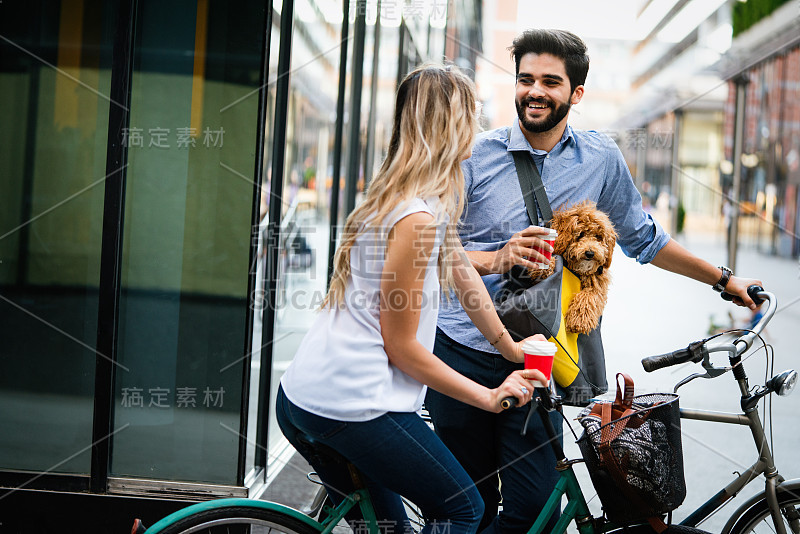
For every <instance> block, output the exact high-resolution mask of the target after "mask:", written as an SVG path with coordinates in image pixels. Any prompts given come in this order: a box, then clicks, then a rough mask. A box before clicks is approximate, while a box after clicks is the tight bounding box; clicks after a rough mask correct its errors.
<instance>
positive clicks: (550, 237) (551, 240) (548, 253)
mask: <svg viewBox="0 0 800 534" xmlns="http://www.w3.org/2000/svg"><path fill="white" fill-rule="evenodd" d="M548 230H550V233H549V234H547V235H545V236H542V237H541V239H542V240H543V241H544V242H546V243H548V244H549V245H550V247H551V248H550V249H547V248H546V247H537V246H534V247H533V250H535V251H536V252H538V253H540V254H541V255H542V256H544V257H545V258H546V259H547V262H546V263H543V262H541V261H536V262H534V263H536V265H537V266H538V268H539V269H547V268H548V267H550V259H551V258H552V257H553V252H552V247H553V245H554V244H555V242H556V237H558V232H556V231H555V230H553V229H552V228H548Z"/></svg>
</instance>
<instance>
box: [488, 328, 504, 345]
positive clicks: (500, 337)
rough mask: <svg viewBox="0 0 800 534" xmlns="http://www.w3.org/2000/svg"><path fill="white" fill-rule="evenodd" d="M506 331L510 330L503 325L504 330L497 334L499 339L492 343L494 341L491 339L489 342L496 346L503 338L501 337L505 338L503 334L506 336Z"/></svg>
mask: <svg viewBox="0 0 800 534" xmlns="http://www.w3.org/2000/svg"><path fill="white" fill-rule="evenodd" d="M506 332H508V330H506V327H505V326H504V327H503V330H502V331H501V332H500V335H499V336H497V339H496V340H495V341H494V343H492V342H491V341H490V342H489V344H490V345H491V346H493V347H494V346H495V345H497V344H498V343H500V340H501V339H503V336H504V335H506Z"/></svg>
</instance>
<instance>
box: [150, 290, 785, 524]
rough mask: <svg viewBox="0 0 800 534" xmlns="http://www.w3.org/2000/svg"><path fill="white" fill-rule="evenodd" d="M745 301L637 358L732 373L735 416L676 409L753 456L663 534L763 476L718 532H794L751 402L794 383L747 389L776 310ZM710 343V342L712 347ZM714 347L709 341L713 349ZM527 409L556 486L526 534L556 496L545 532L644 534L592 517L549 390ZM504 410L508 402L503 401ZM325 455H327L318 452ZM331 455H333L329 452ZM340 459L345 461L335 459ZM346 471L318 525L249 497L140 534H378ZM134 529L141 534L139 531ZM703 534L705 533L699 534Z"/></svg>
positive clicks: (173, 518) (361, 491)
mask: <svg viewBox="0 0 800 534" xmlns="http://www.w3.org/2000/svg"><path fill="white" fill-rule="evenodd" d="M750 290H751V291H750V296H751V297H753V298H754V299H758V301H761V300H763V301H766V302H767V309H766V310H765V312H764V315H763V317H762V319H761V320H760V321H759V322H758V324H757V325H755V326H754V327H753V330H739V331H733V332H729V333H727V334H725V336H727V337H720V336H712V338H709V339H706V340H702V341H701V342H696V343H692V344H691V345H689V347H687V348H686V349H682V350H678V351H675V352H673V353H671V354H666V355H660V356H653V357H649V358H645V359H644V360H643V361H642V363H643V365H644V367H645V370H647V371H648V372H649V371H654V370H656V369H660V368H664V367H668V366H673V365H679V364H683V363H687V362H693V363H699V364H701V365H702V366H703V368H704V369H705V371H706V373H705V374H702V375H701V374H695V375H692V376H690V377H688V378H686V379H684V380H682V381H681V382H680V383H679V384H678V386H676V388H675V389H676V390H677V389H678V387H680V386H682V385H684V384H686V383H688V382H689V381H691V380H693V379H695V378H701V377H702V378H716V377H718V376H722V375H723V374H725V373H727V371H733V372H732V374H733V377H734V379H735V380H736V381H737V383H738V384H739V386H740V391H741V393H742V398H741V406H742V412H743V413H742V414H721V413H716V412H705V411H700V410H681V417H682V418H690V419H699V420H705V421H711V422H721V423H729V424H738V425H748V426H749V427H750V429H751V430H752V436H753V439H754V443H755V445H756V449H757V451H758V453H759V458H758V461H757V462H756V463H755V464H754V465H753V466H752V467H751V468H750V469H748V470H747V471H746V472H744V473H743V474H741V475H740V476H739V477H738V478H737V479H735V480H734V481H733V482H731V483H730V484H728V486H726V487H725V488H723V489H722V490H720V491H719V492H718V493H717V494H715V495H714V496H712V497H711V499H710V500H709V501H708V502H706V503H705V504H703V505H702V506H700V507H699V508H698V509H697V510H696V511H694V512H693V513H691V514H690V515H689V516H688V517H687V518H686V519H684V520H683V522H682V523H681V524H680V525H671V526H670V527H669V529H668V530H667V531H666V532H667V534H692V533H693V534H702V533H703V532H704V531H702V530H698V529H697V528H694V527H695V526H696V525H698V524H699V523H700V522H701V521H702V520H703V519H705V518H707V517H709V516H710V515H712V514H713V513H714V512H715V511H716V510H718V509H719V508H720V507H721V506H723V505H724V504H725V503H726V502H727V501H729V500H730V499H732V498H733V497H734V496H735V495H736V494H737V493H738V492H739V491H740V490H741V489H742V487H744V486H745V485H747V484H749V483H750V482H752V481H754V480H757V479H758V477H759V475H761V474H764V475H765V479H766V484H765V490H764V492H762V493H761V494H758V495H756V496H755V497H753V498H751V499H750V500H748V501H747V502H745V503H744V504H743V505H742V506H740V507H739V508H738V509H737V510H736V511H735V512H734V513H733V515H732V516H731V518H730V519H729V520H728V523H727V525H726V526H725V528H724V530H723V534H747V533H758V532H777V533H780V534H787V533H793V534H800V479H795V480H790V481H785V480H784V479H783V477H781V475H780V474H779V473H778V470H777V468H776V467H775V464H774V460H773V457H772V453H771V449H770V447H769V440H768V439H767V437H766V435H765V432H764V425H763V422H762V421H761V419H760V418H759V415H758V410H757V407H758V403H759V401H760V400H761V399H763V398H764V397H766V396H767V395H770V394H772V393H778V394H779V395H786V394H788V393H789V392H790V391H791V390H792V388H793V386H794V383H795V382H796V379H797V373H796V372H795V371H786V372H783V373H780V374H778V375H776V376H774V377H773V378H771V379H770V380H768V381H767V382H766V383H765V385H764V386H763V387H761V388H756V389H751V388H750V386H749V384H748V379H747V375H746V374H745V371H744V367H743V366H742V356H743V354H744V353H745V352H747V351H748V350H749V349H750V348H751V346H752V344H753V342H754V341H755V339H757V338H758V337H759V334H760V333H761V331H762V330H763V329H764V327H765V326H766V324H767V323H768V322H769V321H770V319H771V318H772V316H773V315H774V313H775V310H776V308H777V302H776V300H775V297H774V295H772V294H771V293H768V292H764V291H763V290H762V289H761V288H760V287H757V286H753V287H752V288H750ZM712 339H713V340H715V341H714V342H713V343H712ZM714 343H716V344H714ZM715 352H723V353H727V354H728V356H729V358H730V363H731V366H730V367H727V368H718V367H714V365H712V363H711V362H710V359H709V355H710V354H711V353H715ZM536 391H537V397H538V398H537V399H536V400H535V401H534V402H536V406H535V411H536V412H537V414H538V415H539V416H540V417H541V419H542V422H543V424H544V428H545V431H546V432H547V433H548V437H549V438H550V446H551V447H552V448H553V451H554V453H555V455H556V458H559V460H558V462H557V465H556V469H557V470H558V471H559V476H560V478H559V481H558V483H557V484H556V487H555V489H554V490H553V492H552V494H551V496H550V498H549V500H548V501H547V504H546V505H545V508H544V509H543V510H542V512H541V514H540V515H539V517H538V518H537V520H536V521H535V522H534V524H533V525H532V526H531V528H530V530H529V531H528V534H544V532H545V530H544V529H545V525H546V524H547V523H548V520H549V519H550V517H551V516H552V515H553V514H554V513H555V512H556V510H557V509H558V508H559V506H560V505H561V503H562V501H563V500H564V498H566V505H565V506H564V508H563V510H562V512H561V516H560V518H559V520H558V522H557V524H556V526H555V527H554V528H553V530H552V531H551V533H553V534H563V533H566V532H567V529H568V528H569V526H570V525H571V524H573V522H574V524H575V526H576V528H577V531H578V532H580V534H604V533H610V534H613V533H629V534H652V533H653V532H654V531H653V529H652V527H651V526H650V525H649V524H648V523H644V522H643V523H637V524H626V525H620V524H614V523H612V522H609V521H608V520H607V519H606V518H605V517H594V516H593V515H592V514H591V512H590V510H589V507H588V505H587V501H586V498H585V496H584V494H583V491H582V489H581V486H580V484H579V482H578V479H577V477H576V475H575V472H574V470H573V465H574V464H575V463H578V462H580V461H582V460H569V459H567V457H566V455H565V454H564V451H563V449H562V448H561V446H560V444H559V441H558V439H556V433H555V429H554V428H553V426H552V423H551V422H550V418H549V417H548V411H549V410H553V409H558V408H559V406H558V400H559V399H558V398H557V397H554V396H553V395H552V394H551V392H550V390H548V389H544V388H540V389H537V390H536ZM504 402H507V404H508V406H506V407H510V406H511V405H513V402H512V401H510V400H509V399H506V400H505V401H504ZM326 453H331V451H326ZM333 454H335V453H333ZM341 461H345V460H344V459H343V458H342V459H341ZM350 474H351V477H352V478H353V481H354V484H355V487H356V488H357V489H356V490H355V491H354V492H352V493H350V494H349V495H346V496H345V497H344V498H343V500H342V501H341V502H340V503H339V504H338V505H337V506H335V507H326V509H325V510H324V511H323V513H322V514H321V519H320V520H319V521H317V520H315V519H314V518H312V517H310V516H309V515H307V514H305V513H303V512H300V511H298V510H295V509H293V508H290V507H287V506H285V505H282V504H278V503H275V502H269V501H259V500H251V499H220V500H215V501H209V502H203V503H199V504H195V505H192V506H189V507H187V508H184V509H182V510H179V511H177V512H175V513H173V514H171V515H169V516H167V517H165V518H163V519H162V520H160V521H159V522H157V523H156V524H154V525H153V526H152V527H151V528H149V529H147V534H182V533H193V532H208V533H217V532H220V533H232V532H249V533H260V532H264V533H267V532H276V533H280V532H283V533H286V534H328V533H329V532H331V531H332V530H333V529H334V527H336V526H337V525H339V524H340V523H341V522H342V520H343V519H344V518H345V515H346V514H347V513H348V512H350V511H351V510H353V509H354V508H357V509H358V510H359V511H360V514H361V517H362V518H363V520H364V522H363V524H359V527H361V526H363V528H354V530H357V532H359V533H364V534H366V533H367V532H369V533H370V534H381V528H380V521H379V520H378V519H377V518H376V516H375V512H374V509H373V507H372V501H371V500H370V496H369V492H368V491H367V489H366V488H365V485H364V484H363V481H362V479H361V475H360V473H359V472H358V470H357V469H356V468H355V467H354V466H352V465H350ZM135 532H143V530H142V529H140V530H138V531H135ZM397 534H399V533H397ZM706 534H707V533H706Z"/></svg>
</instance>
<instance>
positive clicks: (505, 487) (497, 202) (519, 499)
mask: <svg viewBox="0 0 800 534" xmlns="http://www.w3.org/2000/svg"><path fill="white" fill-rule="evenodd" d="M509 50H510V51H511V56H512V57H513V59H514V62H515V64H516V84H515V88H516V95H515V104H516V108H517V114H518V120H516V121H514V123H513V124H512V125H511V126H510V127H504V128H499V129H496V130H492V131H488V132H484V133H482V134H480V135H479V136H478V138H477V139H476V142H475V146H474V147H473V150H472V156H471V157H470V158H469V159H467V160H466V161H465V162H464V164H463V169H464V179H465V187H466V191H465V193H466V208H465V212H464V216H463V221H462V222H463V225H462V226H461V227H460V229H459V233H460V237H461V240H462V242H463V244H464V248H465V249H466V250H467V255H468V256H469V258H470V260H471V261H472V264H473V265H474V266H475V268H476V269H477V270H478V272H479V273H480V274H481V275H483V281H484V283H485V284H486V286H487V288H488V290H489V293H490V294H491V295H492V296H494V295H495V294H496V293H497V291H498V290H499V288H500V285H501V276H502V274H504V273H506V272H507V271H508V270H509V269H511V268H512V267H514V266H516V265H520V266H522V267H531V266H533V265H534V264H533V262H535V261H542V260H544V258H543V257H542V256H541V255H540V254H539V253H538V252H536V251H535V250H533V247H534V246H546V245H544V242H543V241H542V240H541V239H540V237H541V236H542V235H544V234H546V233H547V230H546V229H543V228H541V226H543V224H544V223H543V221H542V220H541V212H540V213H539V217H538V220H537V221H534V223H535V225H531V221H530V219H529V218H528V213H527V211H526V208H525V202H524V200H523V197H522V190H521V188H520V185H519V180H518V178H517V172H516V167H515V165H514V159H513V156H512V152H514V151H522V152H524V153H526V154H528V155H529V156H530V157H531V158H533V161H534V164H535V165H536V168H537V169H538V170H539V173H540V174H541V177H542V182H543V184H544V186H545V190H546V193H547V197H548V199H549V201H550V205H551V206H552V207H553V209H556V208H559V207H561V206H570V205H572V204H576V203H579V202H582V201H584V200H590V201H593V202H595V203H596V204H597V206H598V208H599V209H600V210H602V211H603V212H605V213H606V214H608V216H609V217H610V218H611V221H612V222H613V223H614V227H615V229H616V230H617V233H618V240H617V244H619V245H620V248H621V249H622V251H623V252H624V253H625V254H626V255H627V256H629V257H632V258H636V260H637V261H638V262H639V263H642V264H645V263H650V262H652V263H653V265H656V266H657V267H661V268H663V269H667V270H669V271H672V272H675V273H678V274H682V275H684V276H689V277H691V278H694V279H695V280H698V281H701V282H704V283H707V284H708V285H712V286H713V287H714V289H716V290H719V291H721V290H722V288H723V287H724V288H725V290H726V291H727V292H729V293H732V294H734V295H737V296H738V301H739V302H738V303H739V304H741V305H746V306H749V307H754V304H753V302H752V300H751V299H750V298H749V297H748V296H747V292H746V289H747V287H748V286H749V285H750V284H753V283H758V284H759V285H762V284H761V282H760V281H758V280H752V279H744V278H738V277H735V276H732V274H731V272H730V270H729V269H727V268H723V267H714V266H713V265H711V264H710V263H708V262H706V261H704V260H701V259H700V258H697V257H696V256H694V255H692V254H691V253H689V252H688V251H687V250H686V249H684V248H683V247H681V246H680V245H679V244H678V243H676V242H675V241H673V240H672V239H671V238H670V236H669V235H668V234H667V233H666V232H665V231H664V230H663V229H662V228H661V226H659V225H658V223H656V221H655V220H653V219H652V217H650V215H649V214H647V213H646V212H645V211H644V210H643V209H642V199H641V196H640V195H639V192H638V191H637V190H636V188H635V186H634V185H633V180H632V179H631V175H630V172H629V170H628V167H627V165H626V164H625V160H624V159H623V157H622V154H621V152H620V151H619V149H618V148H617V146H616V144H614V142H613V141H612V140H611V139H610V138H609V137H608V136H606V135H603V134H600V133H598V132H595V131H580V130H573V129H572V127H570V126H569V124H568V120H569V112H570V109H571V107H572V106H574V105H576V104H578V103H579V102H580V101H581V99H582V98H583V96H584V83H585V81H586V75H587V73H588V71H589V56H588V55H587V50H586V45H585V44H584V43H583V41H582V40H581V39H580V38H579V37H577V36H576V35H574V34H572V33H569V32H566V31H561V30H538V29H537V30H529V31H526V32H524V33H523V34H521V35H519V36H518V37H517V38H516V39H515V40H514V42H513V44H512V46H511V47H510V48H509ZM437 326H438V328H437V333H436V345H435V347H434V353H435V354H436V355H437V356H438V357H439V358H441V359H442V360H444V361H445V362H446V363H448V364H449V365H450V366H451V367H453V368H455V369H456V370H458V371H460V372H461V373H462V374H464V375H466V376H468V377H470V378H472V379H473V380H475V381H476V382H479V383H481V384H483V385H485V386H487V387H497V385H499V384H500V383H501V382H502V381H503V379H504V378H505V377H506V376H508V374H509V373H510V372H512V371H513V370H514V369H517V368H519V366H518V365H516V364H512V363H510V362H508V361H507V360H505V359H504V358H502V357H499V354H498V352H497V351H496V350H495V349H494V347H493V346H492V345H491V344H490V343H489V341H487V340H486V338H484V337H483V335H482V334H481V333H480V332H479V331H478V329H477V328H476V327H475V326H474V325H473V324H472V322H470V320H469V318H468V317H467V314H466V312H465V311H464V309H463V308H462V307H461V306H460V305H459V304H458V301H457V300H456V299H452V300H451V301H450V302H449V303H448V302H443V303H442V305H441V307H440V311H439V318H438V323H437ZM503 333H504V332H503ZM499 335H502V334H499ZM426 405H427V407H428V410H429V411H430V414H431V417H432V418H433V422H434V426H435V428H436V432H437V433H438V434H439V436H440V437H441V438H442V440H443V441H444V442H445V444H446V445H447V446H448V448H450V450H452V451H453V453H454V454H455V456H456V458H457V459H458V460H459V462H460V463H461V464H462V465H463V466H464V467H465V469H466V470H467V472H468V473H469V474H470V476H471V477H472V479H473V480H474V481H475V483H476V485H477V487H478V490H479V491H480V492H481V495H482V497H483V499H484V504H485V515H484V517H483V521H482V523H481V529H483V532H485V533H492V532H495V531H497V532H503V533H517V532H520V533H522V532H527V530H528V529H529V527H530V526H531V524H532V523H533V521H534V520H535V519H536V517H537V516H538V514H539V512H540V510H541V508H542V506H543V505H544V503H545V502H546V500H547V498H548V496H549V495H550V492H551V491H552V489H553V486H554V485H555V482H556V481H557V480H558V474H557V472H556V470H555V461H556V459H555V458H554V456H553V452H552V450H551V449H550V447H549V446H548V445H547V439H546V437H545V435H544V430H543V428H542V427H541V422H540V421H539V419H538V418H537V417H532V418H531V424H530V425H529V427H528V433H527V436H525V437H522V436H520V434H519V432H520V429H521V428H522V424H523V419H524V417H525V415H526V410H524V409H511V410H508V411H506V412H503V413H500V414H493V413H489V412H481V411H479V410H475V409H474V408H471V407H470V406H467V405H466V404H463V403H460V402H458V401H455V400H453V399H450V398H448V397H445V396H443V395H441V394H439V393H437V392H435V391H432V390H429V392H428V396H427V398H426ZM551 415H552V417H551V419H552V421H553V425H554V426H555V427H556V430H557V431H558V432H559V434H560V429H561V417H560V416H559V415H558V414H551ZM501 487H502V503H503V508H502V511H501V512H500V514H499V515H498V514H497V510H498V503H499V502H500V500H501V493H500V489H501ZM555 520H556V518H555V517H554V518H553V519H552V521H551V523H550V526H552V525H553V523H554V522H555Z"/></svg>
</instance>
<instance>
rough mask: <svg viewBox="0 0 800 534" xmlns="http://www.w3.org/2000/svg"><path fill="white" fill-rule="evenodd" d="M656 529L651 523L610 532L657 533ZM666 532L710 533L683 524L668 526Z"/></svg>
mask: <svg viewBox="0 0 800 534" xmlns="http://www.w3.org/2000/svg"><path fill="white" fill-rule="evenodd" d="M655 532H656V531H655V530H653V528H652V527H651V526H650V525H635V526H632V527H623V528H621V529H619V530H614V531H611V532H609V533H608V534H655ZM664 534H709V533H708V532H706V531H705V530H700V529H698V528H694V527H685V526H683V525H671V526H669V527H667V530H665V531H664Z"/></svg>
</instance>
